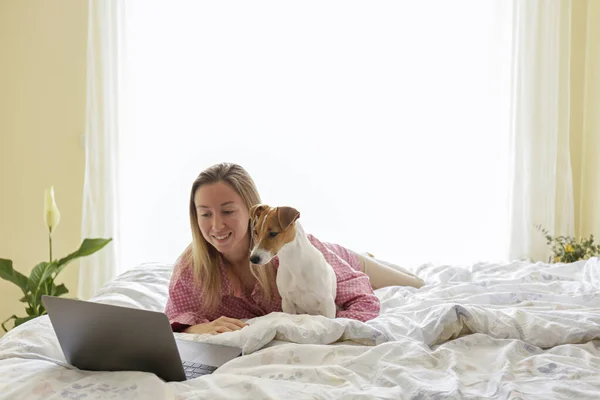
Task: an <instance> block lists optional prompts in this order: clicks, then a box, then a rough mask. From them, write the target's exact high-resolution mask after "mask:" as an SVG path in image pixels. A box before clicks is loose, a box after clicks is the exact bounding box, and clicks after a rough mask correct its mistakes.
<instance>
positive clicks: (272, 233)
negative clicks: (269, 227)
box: [269, 232, 279, 238]
mask: <svg viewBox="0 0 600 400" xmlns="http://www.w3.org/2000/svg"><path fill="white" fill-rule="evenodd" d="M277 235H279V232H269V237H272V238H274V237H275V236H277Z"/></svg>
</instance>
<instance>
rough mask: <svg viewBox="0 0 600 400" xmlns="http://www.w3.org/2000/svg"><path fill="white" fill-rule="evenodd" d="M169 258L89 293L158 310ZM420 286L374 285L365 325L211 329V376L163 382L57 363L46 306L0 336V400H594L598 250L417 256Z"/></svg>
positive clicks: (256, 324)
mask: <svg viewBox="0 0 600 400" xmlns="http://www.w3.org/2000/svg"><path fill="white" fill-rule="evenodd" d="M171 272H172V266H171V265H165V264H143V265H140V266H138V267H136V268H132V269H130V270H128V271H127V272H125V273H123V274H122V275H120V276H119V277H117V278H116V279H114V280H113V281H111V282H110V283H109V284H107V285H106V286H104V287H103V288H102V289H101V291H100V292H99V293H97V295H96V296H95V297H93V298H92V299H91V300H90V301H95V302H102V303H108V304H116V305H121V306H127V307H136V308H144V309H150V310H158V311H162V310H163V309H164V306H165V304H166V301H167V290H168V282H169V279H170V276H171ZM415 272H416V273H417V274H418V275H419V276H420V277H421V278H423V279H424V280H425V281H426V282H427V285H426V286H424V287H422V288H420V289H415V288H408V287H387V288H382V289H379V290H377V291H376V295H377V296H378V297H379V299H380V300H381V312H380V315H379V316H378V317H377V318H375V319H374V320H371V321H368V322H366V323H363V322H360V321H354V320H348V319H335V320H330V319H327V318H324V317H318V316H307V315H299V316H292V315H287V314H284V313H272V314H269V315H266V316H263V317H258V318H254V319H252V320H249V321H247V322H248V324H249V326H248V327H246V328H244V329H242V330H240V331H237V332H231V333H226V334H221V335H216V336H208V335H188V334H183V333H176V334H175V335H176V336H177V337H178V338H181V339H185V340H195V341H202V342H212V343H219V344H226V345H235V346H240V347H242V348H243V349H244V355H243V356H242V357H238V358H236V359H234V360H232V361H230V362H228V363H226V364H225V365H223V366H222V367H221V368H219V369H218V370H217V371H215V372H214V373H213V374H211V375H207V376H202V377H199V378H196V379H193V380H189V381H186V382H170V383H167V382H163V381H162V380H160V379H159V378H158V377H156V376H155V375H154V374H150V373H143V372H130V371H125V372H98V371H83V370H79V369H76V368H74V367H72V366H70V365H68V364H67V363H66V361H65V358H64V356H63V354H62V352H61V350H60V346H59V344H58V342H57V339H56V336H55V334H54V330H53V329H52V326H51V324H50V322H49V319H48V317H47V316H42V317H39V318H36V319H34V320H31V321H29V322H27V323H25V324H23V325H21V326H19V327H17V328H15V329H13V330H12V331H10V332H9V333H7V334H6V335H5V336H4V337H3V338H2V339H0V399H45V400H47V399H85V400H90V399H101V398H102V399H107V398H110V399H228V400H230V399H288V400H289V399H371V398H373V399H375V398H377V399H412V400H417V399H514V400H517V399H522V400H526V399H598V398H600V373H599V372H600V290H599V287H600V260H599V259H598V258H592V259H590V260H587V261H579V262H576V263H571V264H545V263H527V262H512V263H506V264H493V263H477V264H473V265H433V264H426V265H422V266H420V267H419V268H418V269H417V270H416V271H415Z"/></svg>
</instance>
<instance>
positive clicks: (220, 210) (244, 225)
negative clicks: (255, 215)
mask: <svg viewBox="0 0 600 400" xmlns="http://www.w3.org/2000/svg"><path fill="white" fill-rule="evenodd" d="M194 205H195V206H196V214H197V217H198V227H199V228H200V232H201V233H202V236H203V237H204V240H206V241H207V242H208V243H210V244H212V245H213V246H214V247H215V248H216V249H217V250H218V251H219V253H221V254H223V255H224V256H225V257H226V258H227V259H229V260H236V259H239V258H241V257H243V256H244V255H246V257H247V254H248V242H249V236H248V221H249V219H250V214H249V210H248V208H247V207H246V205H245V204H244V201H243V200H242V198H241V197H240V195H239V194H238V193H237V192H236V191H235V190H234V189H233V188H232V187H231V186H229V185H228V184H227V183H224V182H216V183H211V184H205V185H202V186H200V187H199V188H198V189H197V190H196V193H195V194H194Z"/></svg>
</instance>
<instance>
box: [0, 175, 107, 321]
mask: <svg viewBox="0 0 600 400" xmlns="http://www.w3.org/2000/svg"><path fill="white" fill-rule="evenodd" d="M44 220H45V222H46V225H47V226H48V245H49V258H48V261H42V262H40V263H39V264H37V265H36V266H35V267H33V269H32V270H31V273H30V274H29V276H25V275H24V274H22V273H20V272H19V271H17V270H15V269H14V268H13V262H12V260H8V259H3V258H0V278H2V279H4V280H7V281H9V282H12V283H14V284H15V285H17V286H18V287H19V289H21V291H22V292H23V297H22V298H21V299H20V301H21V302H23V303H26V308H25V312H26V313H27V316H24V317H17V316H16V315H12V316H10V317H8V318H7V319H6V320H5V321H4V322H2V329H4V331H5V332H8V329H7V327H6V323H7V322H9V321H11V320H14V324H13V328H14V327H16V326H19V325H21V324H23V323H25V322H27V321H29V320H30V319H33V318H36V317H39V316H41V315H44V314H46V309H45V308H44V305H43V304H42V296H43V295H49V296H62V295H64V294H66V293H68V292H69V289H67V287H66V286H65V285H64V283H61V284H60V285H57V284H56V278H57V276H58V275H59V274H60V273H61V272H62V271H63V270H64V269H65V267H66V266H67V265H68V264H69V262H71V261H73V260H75V259H77V258H80V257H85V256H89V255H91V254H94V253H95V252H97V251H98V250H100V249H102V248H103V247H104V246H106V245H107V244H108V243H109V242H110V241H111V240H112V239H102V238H97V239H84V240H83V242H82V243H81V246H79V249H77V251H75V252H73V253H71V254H69V255H68V256H66V257H64V258H61V259H58V260H56V259H54V258H53V256H52V233H53V232H54V230H55V229H56V226H57V225H58V223H59V221H60V212H59V210H58V207H57V206H56V202H55V200H54V187H53V186H51V187H49V188H48V189H47V190H46V193H45V204H44Z"/></svg>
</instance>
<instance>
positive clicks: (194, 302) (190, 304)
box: [165, 247, 246, 335]
mask: <svg viewBox="0 0 600 400" xmlns="http://www.w3.org/2000/svg"><path fill="white" fill-rule="evenodd" d="M165 314H166V315H167V317H168V318H169V322H170V323H171V329H172V330H173V331H174V332H185V333H197V334H204V333H209V334H212V335H214V334H217V333H224V332H231V331H236V330H239V329H242V328H243V327H245V326H246V323H244V322H242V321H240V320H239V319H236V318H229V317H226V316H221V317H219V318H216V319H215V320H213V321H210V320H209V318H208V316H207V315H205V313H204V306H203V303H202V288H201V286H200V284H199V282H198V281H197V280H196V279H195V278H194V270H193V268H192V251H191V247H188V248H187V249H186V251H185V252H184V253H183V254H182V255H181V257H179V258H178V259H177V262H176V263H175V266H174V267H173V276H172V277H171V282H170V284H169V299H168V300H167V306H166V309H165Z"/></svg>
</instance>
